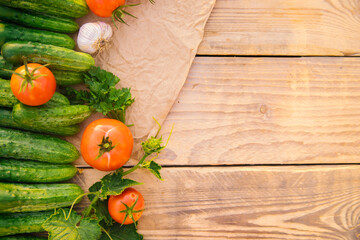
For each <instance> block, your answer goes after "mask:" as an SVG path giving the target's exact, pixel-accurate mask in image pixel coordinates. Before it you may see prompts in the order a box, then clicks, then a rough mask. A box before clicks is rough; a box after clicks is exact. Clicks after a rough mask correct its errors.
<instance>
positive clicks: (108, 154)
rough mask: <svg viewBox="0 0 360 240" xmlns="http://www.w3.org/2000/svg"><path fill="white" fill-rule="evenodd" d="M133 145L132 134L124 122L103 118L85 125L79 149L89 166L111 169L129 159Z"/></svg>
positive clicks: (120, 165)
mask: <svg viewBox="0 0 360 240" xmlns="http://www.w3.org/2000/svg"><path fill="white" fill-rule="evenodd" d="M133 145H134V140H133V136H132V134H131V132H130V129H129V128H128V127H127V126H126V125H125V124H123V123H122V122H120V121H118V120H115V119H107V118H103V119H98V120H95V121H94V122H92V123H90V124H89V125H88V126H87V127H86V129H85V132H84V134H83V136H82V139H81V144H80V149H81V155H82V156H83V158H84V160H85V161H86V162H87V163H88V164H89V165H90V166H92V167H94V168H96V169H98V170H101V171H112V170H116V169H118V168H120V167H122V166H123V165H124V164H125V163H126V162H127V161H128V160H129V158H130V156H131V152H132V149H133Z"/></svg>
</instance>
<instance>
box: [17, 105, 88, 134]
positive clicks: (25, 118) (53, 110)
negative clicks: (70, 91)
mask: <svg viewBox="0 0 360 240" xmlns="http://www.w3.org/2000/svg"><path fill="white" fill-rule="evenodd" d="M12 115H13V119H14V121H15V122H17V123H19V124H24V125H26V126H31V127H35V128H36V127H58V126H69V125H74V124H78V123H80V122H82V121H84V120H85V119H87V118H88V117H90V115H91V110H90V108H89V106H87V105H66V106H57V107H29V106H26V105H24V104H16V105H15V106H14V108H13V112H12Z"/></svg>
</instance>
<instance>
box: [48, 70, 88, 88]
mask: <svg viewBox="0 0 360 240" xmlns="http://www.w3.org/2000/svg"><path fill="white" fill-rule="evenodd" d="M52 73H53V74H54V77H55V79H56V84H57V85H60V86H69V85H75V84H80V83H84V73H83V72H73V71H60V70H52Z"/></svg>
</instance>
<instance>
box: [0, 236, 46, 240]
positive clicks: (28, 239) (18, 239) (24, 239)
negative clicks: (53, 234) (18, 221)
mask: <svg viewBox="0 0 360 240" xmlns="http://www.w3.org/2000/svg"><path fill="white" fill-rule="evenodd" d="M44 239H48V238H44V237H33V236H24V235H15V236H8V237H0V240H44Z"/></svg>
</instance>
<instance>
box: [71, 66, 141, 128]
mask: <svg viewBox="0 0 360 240" xmlns="http://www.w3.org/2000/svg"><path fill="white" fill-rule="evenodd" d="M84 81H85V85H86V86H87V87H88V89H89V91H77V90H75V89H71V90H69V89H70V88H68V90H67V93H68V94H66V95H67V96H69V97H70V98H73V99H75V100H76V101H82V102H83V104H84V103H86V104H88V105H89V106H90V108H91V109H92V110H94V111H97V112H99V113H102V114H104V115H106V116H107V117H109V118H113V119H117V120H119V121H122V122H125V112H126V109H127V108H128V107H129V106H130V105H131V104H132V103H133V102H134V98H132V97H131V92H130V88H122V89H117V88H116V87H115V85H116V84H117V83H118V82H119V81H120V79H119V78H118V77H117V76H115V75H114V74H112V73H111V72H108V71H105V70H103V69H101V68H99V67H91V68H90V70H89V71H88V72H87V73H86V74H84Z"/></svg>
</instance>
